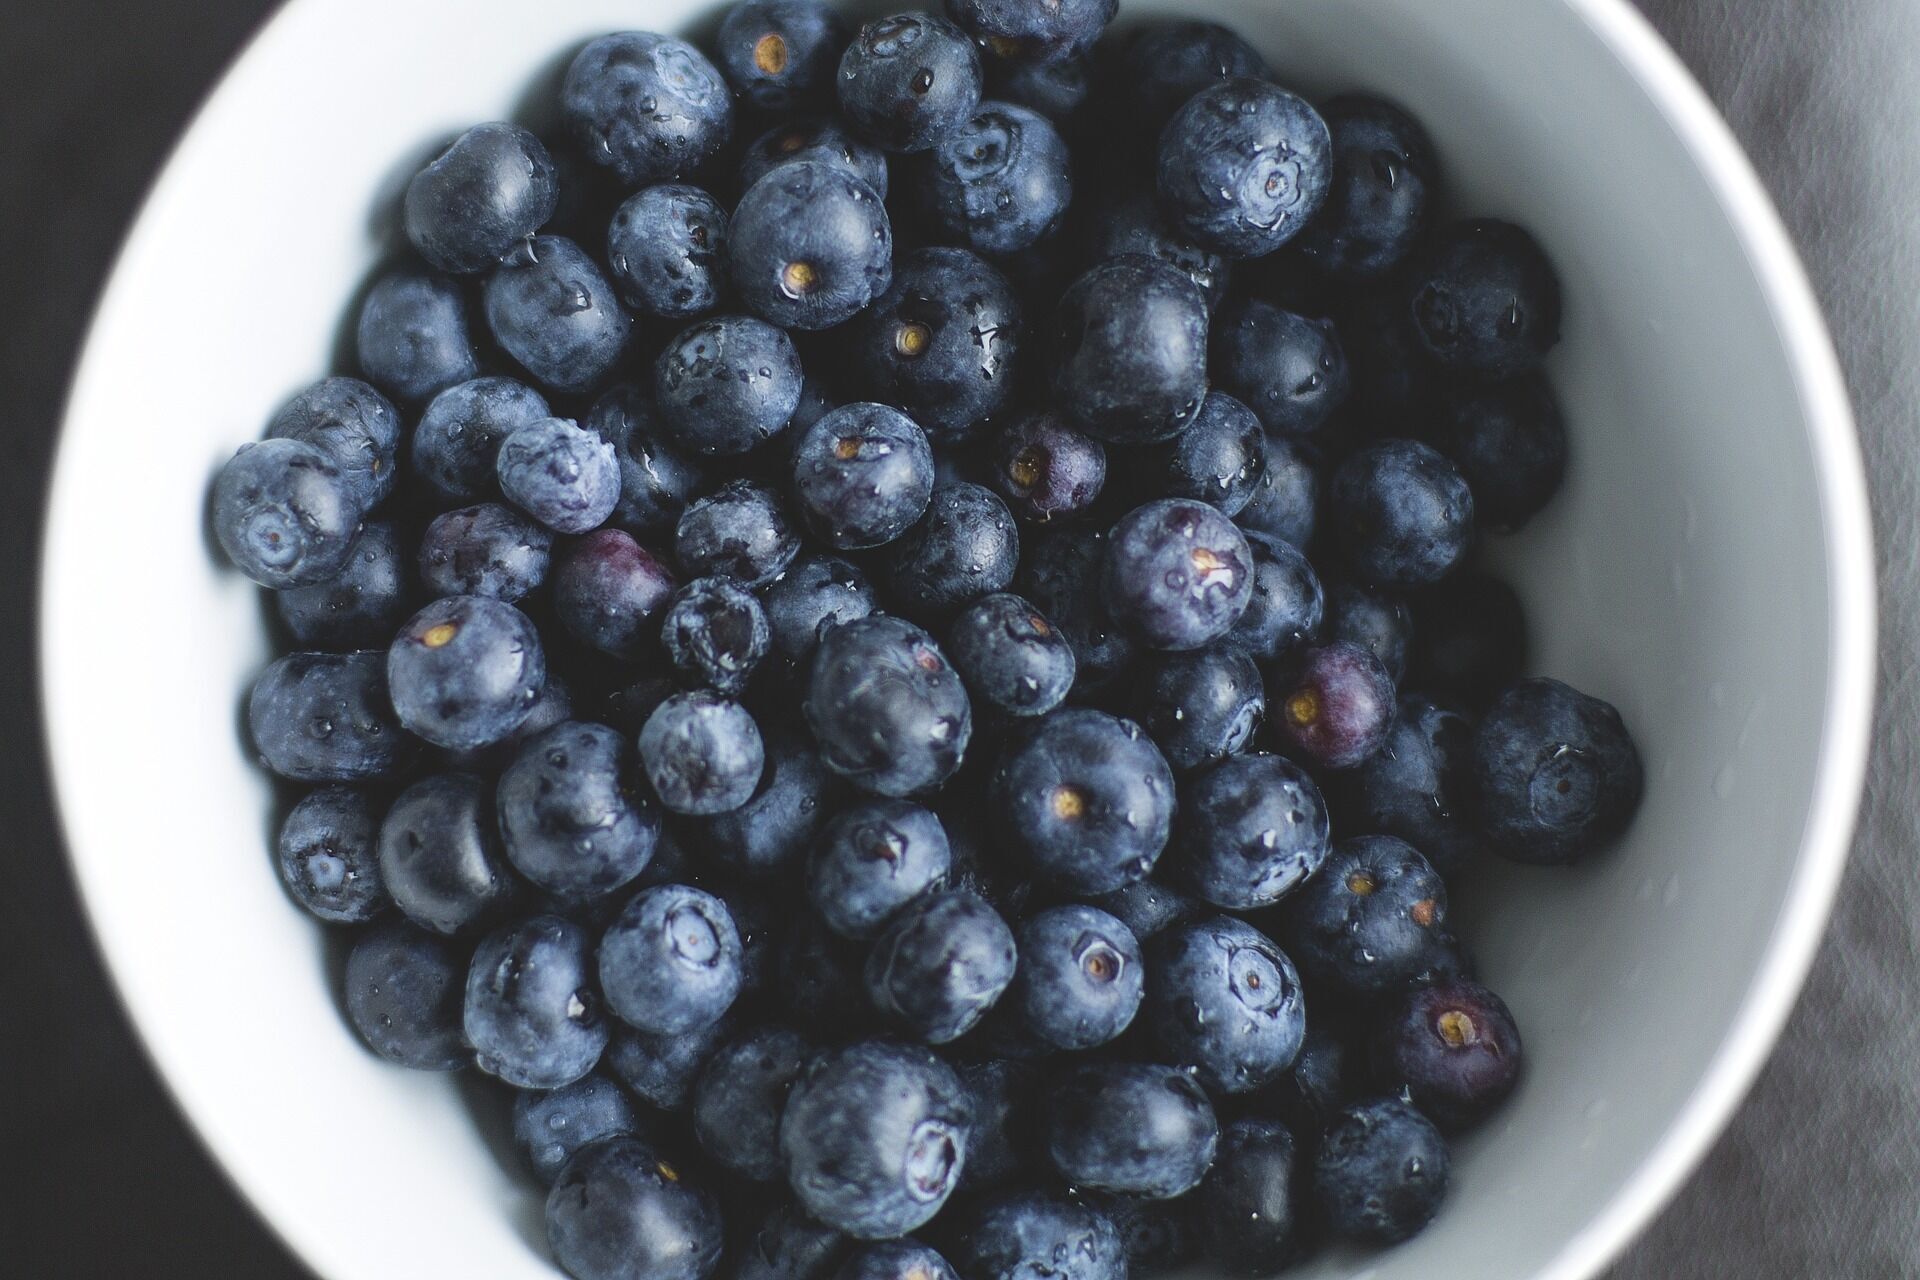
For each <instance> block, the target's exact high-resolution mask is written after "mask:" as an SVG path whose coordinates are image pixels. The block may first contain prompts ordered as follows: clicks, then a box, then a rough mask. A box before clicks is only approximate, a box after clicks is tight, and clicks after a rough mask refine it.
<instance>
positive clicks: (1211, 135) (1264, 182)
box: [1155, 77, 1333, 258]
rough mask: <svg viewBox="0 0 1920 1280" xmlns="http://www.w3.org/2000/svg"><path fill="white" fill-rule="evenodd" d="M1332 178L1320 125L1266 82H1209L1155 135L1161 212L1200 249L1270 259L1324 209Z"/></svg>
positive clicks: (1327, 139) (1301, 104)
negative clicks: (1269, 255)
mask: <svg viewBox="0 0 1920 1280" xmlns="http://www.w3.org/2000/svg"><path fill="white" fill-rule="evenodd" d="M1332 182H1333V139H1332V137H1331V136H1330V135H1329V134H1328V132H1327V123H1326V121H1324V120H1322V119H1321V118H1320V113H1319V112H1317V111H1315V110H1314V109H1313V108H1312V107H1310V106H1308V105H1307V103H1306V100H1305V99H1303V98H1300V97H1297V96H1296V95H1294V94H1291V93H1288V92H1287V91H1286V90H1285V89H1282V88H1281V87H1280V86H1279V85H1276V84H1273V83H1271V82H1269V81H1266V80H1256V79H1252V78H1244V77H1243V78H1238V79H1231V80H1222V81H1220V82H1219V83H1218V84H1214V85H1209V86H1208V87H1207V88H1205V89H1202V90H1201V91H1200V92H1198V93H1196V94H1194V95H1193V97H1191V98H1189V99H1188V100H1187V102H1186V104H1185V105H1184V106H1182V107H1181V108H1180V109H1179V110H1178V111H1175V112H1174V113H1173V118H1172V119H1170V120H1168V121H1167V126H1166V128H1165V129H1164V130H1163V131H1162V132H1161V134H1160V156H1159V164H1158V169H1157V172H1156V175H1155V186H1156V189H1157V190H1158V191H1159V193H1160V205H1161V207H1162V208H1163V209H1165V210H1166V213H1167V217H1168V219H1169V220H1170V221H1171V222H1172V223H1173V224H1174V225H1175V226H1176V227H1178V228H1179V229H1180V230H1182V231H1184V232H1185V233H1186V234H1188V235H1190V236H1192V237H1193V239H1194V240H1195V242H1196V243H1198V244H1200V245H1201V246H1203V247H1205V248H1208V249H1213V250H1216V251H1217V252H1220V253H1229V254H1233V255H1234V256H1235V257H1241V258H1257V257H1260V256H1262V255H1264V254H1269V253H1272V252H1273V251H1274V250H1275V249H1278V248H1279V247H1280V246H1281V245H1284V244H1285V243H1287V241H1289V240H1291V239H1293V238H1294V237H1295V236H1297V235H1299V234H1300V231H1301V229H1302V228H1303V227H1305V226H1306V225H1307V223H1308V222H1310V221H1311V220H1312V219H1313V216H1314V214H1316V213H1318V212H1319V211H1320V206H1321V204H1323V203H1324V202H1325V201H1326V198H1327V188H1328V187H1329V186H1330V185H1331V184H1332Z"/></svg>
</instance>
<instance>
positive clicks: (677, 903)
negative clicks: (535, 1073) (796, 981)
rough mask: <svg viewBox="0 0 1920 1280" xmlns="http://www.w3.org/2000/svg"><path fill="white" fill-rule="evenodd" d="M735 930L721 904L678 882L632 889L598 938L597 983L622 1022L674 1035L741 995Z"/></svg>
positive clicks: (706, 1021)
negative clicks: (604, 931)
mask: <svg viewBox="0 0 1920 1280" xmlns="http://www.w3.org/2000/svg"><path fill="white" fill-rule="evenodd" d="M740 955H741V952H740V933H739V930H738V929H736V928H735V927H734V923H733V915H732V913H731V912H729V911H728V910H727V904H726V903H724V902H722V901H720V899H718V898H716V897H714V896H713V895H712V894H710V893H706V892H704V891H702V890H700V889H695V888H693V887H691V886H690V885H684V884H663V885H655V886H654V887H653V888H651V889H642V890H641V891H640V892H639V893H637V894H635V895H634V896H633V898H632V899H631V900H630V901H629V902H628V903H627V905H626V906H625V907H623V908H621V910H620V914H619V915H617V916H615V917H614V919H613V922H612V923H611V924H609V925H608V926H607V931H606V933H605V934H604V935H603V936H602V937H601V939H600V987H601V989H602V990H603V991H605V992H606V996H607V1007H608V1008H610V1009H612V1010H613V1011H614V1013H616V1014H618V1015H619V1016H620V1019H621V1021H623V1022H625V1023H627V1025H629V1026H633V1027H638V1028H639V1029H640V1030H642V1031H651V1032H653V1033H654V1034H655V1035H679V1034H682V1033H685V1032H688V1031H693V1030H697V1029H698V1028H700V1027H704V1026H707V1025H708V1024H710V1023H712V1022H714V1021H716V1020H717V1019H719V1017H720V1016H721V1015H722V1014H724V1013H726V1011H727V1010H728V1009H729V1008H731V1007H732V1006H733V1001H734V998H735V997H736V996H738V995H739V994H740Z"/></svg>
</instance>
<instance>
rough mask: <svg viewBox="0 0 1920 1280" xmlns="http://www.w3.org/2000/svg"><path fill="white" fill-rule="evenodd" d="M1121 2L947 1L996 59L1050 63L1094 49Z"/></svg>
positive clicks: (956, 18) (949, 11)
mask: <svg viewBox="0 0 1920 1280" xmlns="http://www.w3.org/2000/svg"><path fill="white" fill-rule="evenodd" d="M1119 7H1120V6H1119V0H1059V3H1055V4H1038V5H1036V4H1024V3H1021V0H948V2H947V14H948V16H950V17H951V18H952V19H953V20H954V21H955V22H957V23H959V24H960V26H961V27H963V28H964V29H965V30H966V31H967V32H968V33H970V34H971V35H972V36H973V37H974V38H975V39H977V40H978V41H979V42H980V43H981V44H982V45H983V46H985V47H986V49H987V50H988V51H989V52H991V53H992V54H993V55H994V56H995V57H996V58H1003V59H1007V60H1008V61H1012V62H1019V63H1041V64H1051V63H1055V62H1058V61H1060V60H1061V59H1063V58H1074V57H1078V56H1079V55H1081V54H1083V53H1085V52H1087V50H1089V49H1091V48H1092V47H1093V43H1094V41H1096V40H1098V39H1099V38H1100V33H1101V32H1103V31H1105V30H1106V29H1107V24H1108V23H1109V22H1112V21H1113V15H1114V14H1115V13H1117V12H1118V11H1119Z"/></svg>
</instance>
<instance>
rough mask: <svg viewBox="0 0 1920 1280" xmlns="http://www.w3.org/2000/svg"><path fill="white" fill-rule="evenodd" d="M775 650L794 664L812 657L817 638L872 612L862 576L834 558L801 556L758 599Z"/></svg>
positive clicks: (870, 595) (870, 592)
mask: <svg viewBox="0 0 1920 1280" xmlns="http://www.w3.org/2000/svg"><path fill="white" fill-rule="evenodd" d="M762 603H763V604H764V605H765V606H766V611H767V625H768V626H769V627H770V628H771V630H772V633H773V647H774V648H775V649H776V650H778V651H779V652H780V653H782V654H784V655H785V656H786V657H788V658H790V659H793V660H794V661H796V662H797V661H801V660H803V659H805V658H808V657H810V656H811V655H812V653H813V647H814V645H816V644H818V643H819V641H820V637H821V636H822V635H824V634H826V632H827V631H828V630H830V629H831V628H833V627H837V626H839V625H840V624H841V623H843V622H852V621H853V620H854V619H856V618H864V617H866V616H867V615H868V614H870V613H872V612H873V611H874V608H875V607H876V606H875V601H874V595H873V587H872V586H871V585H869V584H868V582H867V579H866V575H864V574H862V573H861V572H860V570H858V569H856V568H855V567H854V566H853V565H851V564H849V563H847V562H846V561H845V560H842V559H840V558H839V557H838V556H824V555H803V556H801V557H800V558H799V559H798V560H795V561H794V562H793V563H792V564H791V565H789V566H788V567H787V568H786V569H785V570H784V571H783V572H782V573H781V574H780V576H779V577H777V578H775V579H774V580H773V581H772V582H770V583H768V584H767V586H766V589H765V591H764V593H763V595H762Z"/></svg>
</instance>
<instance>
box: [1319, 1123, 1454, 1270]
mask: <svg viewBox="0 0 1920 1280" xmlns="http://www.w3.org/2000/svg"><path fill="white" fill-rule="evenodd" d="M1451 1172H1452V1157H1451V1156H1450V1155H1449V1154H1448V1152H1447V1143H1446V1139H1444V1138H1442V1137H1441V1136H1440V1133H1439V1131H1438V1130H1437V1129H1435V1128H1434V1127H1433V1123H1432V1122H1431V1121H1430V1120H1428V1119H1427V1118H1426V1117H1425V1116H1423V1115H1421V1114H1420V1113H1419V1112H1418V1111H1416V1110H1414V1108H1413V1107H1412V1105H1410V1104H1409V1103H1406V1102H1403V1101H1401V1100H1400V1099H1399V1098H1374V1099H1370V1100H1368V1101H1365V1102H1359V1103H1355V1104H1354V1105H1353V1106H1351V1107H1348V1108H1347V1109H1346V1110H1345V1111H1343V1112H1341V1113H1340V1114H1339V1115H1338V1116H1336V1117H1335V1118H1334V1120H1333V1123H1332V1124H1330V1125H1328V1126H1327V1130H1326V1132H1325V1133H1324V1134H1322V1135H1321V1137H1320V1145H1319V1147H1318V1148H1317V1149H1316V1150H1315V1153H1314V1161H1313V1194H1314V1203H1315V1205H1316V1207H1317V1208H1318V1209H1319V1210H1320V1212H1321V1213H1322V1214H1324V1215H1325V1218H1326V1223H1327V1226H1328V1227H1329V1228H1330V1229H1331V1230H1332V1231H1333V1233H1334V1234H1335V1235H1338V1236H1341V1237H1343V1238H1345V1239H1349V1240H1360V1241H1365V1242H1367V1243H1370V1244H1393V1243H1396V1242H1398V1241H1401V1240H1405V1239H1407V1238H1408V1237H1410V1236H1412V1235H1413V1234H1414V1233H1415V1232H1417V1231H1419V1230H1420V1229H1421V1228H1422V1227H1424V1226H1426V1225H1427V1223H1429V1222H1431V1221H1433V1215H1434V1214H1436V1213H1438V1212H1439V1211H1440V1202H1441V1201H1442V1200H1444V1199H1445V1198H1446V1194H1447V1180H1448V1177H1449V1175H1450V1174H1451Z"/></svg>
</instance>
